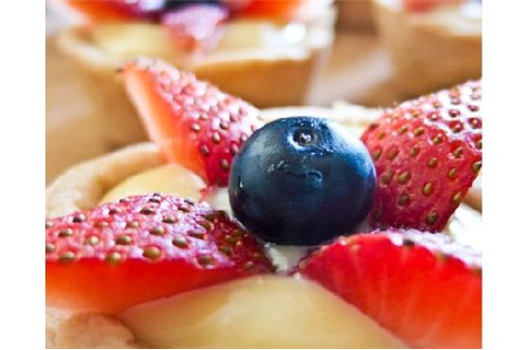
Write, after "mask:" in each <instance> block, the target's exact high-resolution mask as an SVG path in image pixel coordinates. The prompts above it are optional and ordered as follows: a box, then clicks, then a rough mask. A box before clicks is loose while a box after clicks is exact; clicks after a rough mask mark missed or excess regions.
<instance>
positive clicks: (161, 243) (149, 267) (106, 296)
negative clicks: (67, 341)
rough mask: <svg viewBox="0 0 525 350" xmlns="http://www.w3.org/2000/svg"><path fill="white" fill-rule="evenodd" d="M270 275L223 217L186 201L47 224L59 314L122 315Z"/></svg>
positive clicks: (149, 198)
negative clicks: (135, 308)
mask: <svg viewBox="0 0 525 350" xmlns="http://www.w3.org/2000/svg"><path fill="white" fill-rule="evenodd" d="M271 271H272V266H271V263H270V262H269V260H268V259H267V258H266V257H265V255H264V253H263V250H262V248H261V247H260V246H259V245H258V243H257V241H256V240H255V238H254V237H253V236H251V235H250V234H248V233H247V232H246V231H244V230H243V229H242V228H241V227H240V226H239V225H238V224H237V223H235V222H233V221H232V220H230V219H229V218H228V217H227V215H226V214H225V213H224V212H220V211H215V210H213V209H211V208H210V207H209V206H208V205H207V204H203V203H199V204H194V203H193V202H191V201H190V200H186V199H182V198H177V197H171V196H163V195H159V194H153V195H146V196H133V197H128V198H125V199H122V200H120V201H119V202H116V203H110V204H104V205H102V206H100V207H98V208H96V209H93V210H91V211H86V212H77V213H73V214H70V215H67V216H64V217H60V218H55V219H50V220H47V221H46V298H47V303H48V304H49V305H52V306H56V307H61V308H67V309H70V310H89V311H100V312H117V311H121V310H123V309H125V308H127V307H130V306H133V305H136V304H139V303H143V302H147V301H151V300H155V299H159V298H163V297H168V296H171V295H174V294H177V293H182V292H186V291H189V290H193V289H196V288H201V287H205V286H209V285H212V284H215V283H220V282H225V281H229V280H232V279H236V278H241V277H244V276H248V275H252V274H257V273H267V272H271Z"/></svg>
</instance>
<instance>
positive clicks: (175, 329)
mask: <svg viewBox="0 0 525 350" xmlns="http://www.w3.org/2000/svg"><path fill="white" fill-rule="evenodd" d="M118 318H119V320H120V321H121V322H123V324H124V325H126V326H127V327H129V328H130V329H131V330H132V332H133V334H134V335H135V337H137V338H138V339H139V340H140V341H142V342H144V343H145V344H147V345H148V346H151V347H155V348H215V349H217V348H252V349H253V348H324V349H329V348H390V349H397V348H406V345H404V344H403V343H402V342H401V341H400V340H398V339H397V338H395V337H394V336H393V335H392V334H390V333H389V332H387V331H386V330H384V329H383V328H381V327H380V326H379V325H377V324H376V323H375V322H374V321H373V320H371V319H370V318H369V317H367V316H366V315H364V314H363V313H361V312H360V311H359V310H357V309H356V308H355V307H353V306H352V305H350V304H347V303H346V302H344V301H343V300H342V299H340V298H339V297H337V296H335V295H334V294H332V293H330V292H328V291H327V290H326V289H324V288H323V287H321V286H319V285H317V284H316V283H313V282H310V281H305V280H300V279H296V278H290V277H282V276H273V275H267V276H257V277H251V278H248V279H243V280H236V281H233V282H229V283H225V284H221V285H217V286H213V287H209V288H205V289H201V290H197V291H193V292H189V293H185V294H180V295H177V296H174V297H171V298H168V299H163V300H158V301H154V302H151V303H147V304H142V305H139V306H135V307H133V308H131V309H129V310H127V311H125V312H124V313H122V314H121V315H119V316H118Z"/></svg>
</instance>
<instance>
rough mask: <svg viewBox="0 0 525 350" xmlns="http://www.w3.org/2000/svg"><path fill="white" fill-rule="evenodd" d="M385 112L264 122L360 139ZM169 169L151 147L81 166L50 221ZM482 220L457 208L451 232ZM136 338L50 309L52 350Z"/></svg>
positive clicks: (340, 107) (99, 318)
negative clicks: (309, 126) (340, 130)
mask: <svg viewBox="0 0 525 350" xmlns="http://www.w3.org/2000/svg"><path fill="white" fill-rule="evenodd" d="M380 113H381V111H380V110H379V109H371V108H363V107H359V106H354V105H348V104H345V103H342V102H340V103H336V104H335V105H334V107H333V108H323V107H287V108H275V109H267V110H263V111H262V117H263V120H265V121H266V122H270V121H272V120H274V119H276V118H282V117H287V116H297V115H313V116H315V115H317V116H323V117H326V118H328V119H331V120H333V121H336V122H338V123H340V124H342V125H343V126H345V127H347V128H348V129H349V130H350V131H351V132H354V133H355V134H356V135H360V134H361V133H362V131H363V130H364V128H366V126H367V125H368V124H369V123H370V121H371V120H373V119H374V118H376V117H377V116H378V115H379V114H380ZM165 164H166V161H165V160H164V159H163V156H162V154H161V152H160V150H159V149H158V147H157V146H156V145H155V144H153V143H149V142H147V143H140V144H137V145H133V146H128V147H126V148H123V149H121V150H119V151H116V152H113V153H110V154H107V155H104V156H101V157H99V158H96V159H93V160H91V161H88V162H85V163H82V164H79V165H77V166H75V167H73V168H71V169H70V170H69V171H67V172H66V173H64V174H63V175H62V176H60V177H59V178H58V179H57V180H55V182H54V183H53V184H52V185H51V186H49V187H48V189H47V191H46V216H47V217H56V216H62V215H66V214H68V213H71V212H73V211H77V210H88V209H91V208H93V207H96V206H97V205H98V204H99V203H100V202H101V201H102V200H103V199H104V197H105V196H106V195H107V194H108V193H109V192H110V191H111V190H112V189H113V188H115V187H116V186H118V185H120V184H122V183H123V182H124V181H125V180H127V179H128V178H130V177H133V176H135V175H138V174H141V173H144V172H146V171H148V170H152V169H155V168H160V167H161V166H163V165H165ZM478 221H479V213H477V212H475V211H474V210H472V209H470V208H468V207H467V206H464V205H462V206H460V207H459V208H458V215H457V216H456V217H455V218H454V219H453V220H452V221H451V224H450V230H451V231H456V230H458V231H462V232H464V231H468V230H469V229H471V230H472V227H471V226H472V222H474V223H477V222H478ZM474 231H475V230H474ZM467 239H468V237H467ZM473 239H474V240H475V238H473ZM139 307H140V306H139ZM121 316H122V315H121ZM124 318H125V317H124ZM137 338H138V335H136V334H134V332H133V331H132V330H131V329H130V328H128V327H127V326H125V325H124V323H122V321H121V320H120V319H117V317H113V316H110V315H103V314H94V313H80V314H77V313H70V312H67V311H62V310H57V309H53V308H47V309H46V347H47V348H121V349H136V348H146V347H147V345H146V344H143V343H141V342H139V341H138V340H137ZM398 345H399V344H398ZM401 345H402V344H401Z"/></svg>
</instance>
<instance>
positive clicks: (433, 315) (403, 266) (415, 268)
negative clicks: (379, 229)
mask: <svg viewBox="0 0 525 350" xmlns="http://www.w3.org/2000/svg"><path fill="white" fill-rule="evenodd" d="M299 271H300V273H301V274H302V275H303V276H306V277H307V278H310V279H313V280H316V281H318V282H319V283H321V284H322V285H323V286H325V287H326V288H328V289H330V290H331V291H333V292H334V293H336V294H337V295H339V296H340V297H342V298H343V299H344V300H346V301H347V302H349V303H351V304H353V305H354V306H356V307H357V308H358V309H360V310H361V311H362V312H364V313H365V314H367V315H369V316H370V317H371V318H372V319H374V320H375V321H376V322H378V323H379V324H380V325H382V326H383V327H385V328H386V329H388V330H390V331H391V332H392V333H393V334H395V335H397V336H398V337H399V338H400V339H402V340H403V341H404V342H406V343H407V345H409V346H410V347H415V348H423V349H429V348H476V349H479V348H480V347H481V314H482V312H481V294H482V291H481V285H482V278H481V254H480V253H479V252H477V251H474V250H473V249H472V248H470V247H466V246H461V245H459V244H458V243H455V242H453V241H451V240H450V238H449V237H447V236H445V235H442V234H432V233H421V232H419V231H415V230H411V231H406V232H388V233H375V234H358V235H354V236H350V237H347V238H342V239H340V240H338V241H336V242H335V243H333V244H331V245H329V246H325V247H323V248H321V249H320V250H318V251H317V252H315V253H314V254H313V255H312V256H311V257H310V258H308V259H307V260H304V261H302V262H301V263H300V264H299Z"/></svg>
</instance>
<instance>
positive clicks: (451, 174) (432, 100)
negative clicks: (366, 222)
mask: <svg viewBox="0 0 525 350" xmlns="http://www.w3.org/2000/svg"><path fill="white" fill-rule="evenodd" d="M481 93H482V88H481V82H480V81H471V82H467V83H465V84H461V85H458V86H456V87H453V88H451V89H447V90H442V91H438V92H436V93H433V94H429V95H427V96H422V97H420V98H418V99H416V100H412V101H407V102H404V103H402V104H400V105H399V106H397V107H396V108H393V109H388V110H386V111H385V112H384V113H383V115H382V116H381V117H380V118H378V119H377V120H375V121H374V122H373V123H372V124H371V125H370V126H369V128H368V130H367V131H366V132H365V133H364V134H363V136H362V137H361V140H363V143H364V144H365V145H366V147H367V148H368V150H369V151H370V154H371V155H372V158H373V160H374V164H375V166H376V171H377V179H378V188H377V191H376V196H375V198H374V206H373V210H372V215H371V223H372V225H373V226H375V227H378V228H388V227H398V228H399V227H404V228H415V229H419V230H424V231H432V232H440V231H442V230H443V229H444V228H445V226H446V224H447V222H448V220H449V218H450V216H451V215H452V214H453V213H454V211H455V210H456V208H457V207H458V206H459V205H460V203H461V201H462V200H463V198H464V196H465V194H466V193H467V191H468V190H469V188H470V187H471V186H472V183H473V182H474V180H475V179H476V176H477V175H478V172H479V170H480V169H481V162H482V137H483V135H482V95H481Z"/></svg>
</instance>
